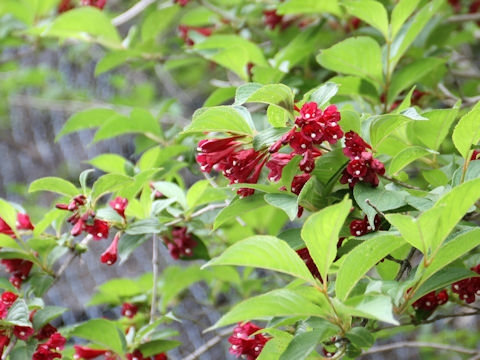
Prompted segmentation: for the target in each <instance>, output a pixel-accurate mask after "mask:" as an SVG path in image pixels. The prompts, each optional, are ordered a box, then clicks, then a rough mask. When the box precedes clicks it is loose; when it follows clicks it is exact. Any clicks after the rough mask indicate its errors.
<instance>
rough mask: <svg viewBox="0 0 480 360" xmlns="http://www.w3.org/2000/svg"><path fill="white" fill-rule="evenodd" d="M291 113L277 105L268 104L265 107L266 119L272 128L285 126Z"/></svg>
mask: <svg viewBox="0 0 480 360" xmlns="http://www.w3.org/2000/svg"><path fill="white" fill-rule="evenodd" d="M290 116H291V114H290V113H289V112H288V111H287V110H284V109H282V108H279V107H278V106H274V105H270V106H268V108H267V120H268V122H269V123H270V125H272V126H273V127H274V128H281V127H283V126H285V125H286V124H287V122H288V120H289V119H290Z"/></svg>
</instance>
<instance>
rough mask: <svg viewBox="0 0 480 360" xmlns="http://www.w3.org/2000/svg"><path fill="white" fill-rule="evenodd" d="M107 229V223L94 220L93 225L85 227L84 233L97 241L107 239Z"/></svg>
mask: <svg viewBox="0 0 480 360" xmlns="http://www.w3.org/2000/svg"><path fill="white" fill-rule="evenodd" d="M108 229H109V228H108V223H107V222H106V221H103V220H99V219H94V220H93V225H85V231H86V232H87V233H89V234H90V235H92V236H93V240H97V241H98V240H101V239H106V238H108Z"/></svg>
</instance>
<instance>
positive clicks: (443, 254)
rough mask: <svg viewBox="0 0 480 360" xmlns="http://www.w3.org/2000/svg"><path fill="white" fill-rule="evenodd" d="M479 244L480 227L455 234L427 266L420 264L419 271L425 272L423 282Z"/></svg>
mask: <svg viewBox="0 0 480 360" xmlns="http://www.w3.org/2000/svg"><path fill="white" fill-rule="evenodd" d="M478 245H480V229H473V230H469V231H467V232H462V233H460V234H459V235H457V236H455V237H454V238H453V239H452V240H450V241H449V242H447V243H446V244H445V245H443V246H442V247H441V248H440V249H439V250H438V252H437V253H436V254H435V256H434V258H433V261H432V263H431V264H430V265H429V266H428V267H427V268H424V267H423V265H424V264H423V263H421V264H420V265H419V267H418V270H417V272H418V273H422V272H423V274H422V282H424V281H426V280H427V279H429V278H430V277H431V276H432V275H433V274H435V273H436V272H438V271H440V270H441V269H443V268H445V267H446V266H447V265H448V264H450V263H452V262H454V261H455V260H457V259H458V258H460V257H461V256H462V255H465V254H466V253H468V252H469V251H470V250H473V249H474V248H476V247H477V246H478Z"/></svg>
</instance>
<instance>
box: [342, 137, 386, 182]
mask: <svg viewBox="0 0 480 360" xmlns="http://www.w3.org/2000/svg"><path fill="white" fill-rule="evenodd" d="M371 148H372V147H371V146H370V145H368V144H367V143H366V142H365V141H363V139H362V138H361V137H360V135H358V134H357V133H355V132H353V131H349V132H348V133H346V134H345V148H344V149H343V153H344V154H345V156H347V157H349V158H350V162H349V163H348V165H347V168H346V169H345V170H344V171H343V175H342V178H341V179H340V183H342V184H348V185H349V186H350V187H351V188H353V187H354V186H355V184H356V183H357V182H359V181H363V182H366V183H370V184H372V186H378V182H379V181H378V176H377V175H383V174H385V166H384V165H383V163H382V162H380V161H379V160H377V159H374V158H373V155H372V153H371V152H368V151H367V149H371Z"/></svg>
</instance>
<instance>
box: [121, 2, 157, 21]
mask: <svg viewBox="0 0 480 360" xmlns="http://www.w3.org/2000/svg"><path fill="white" fill-rule="evenodd" d="M156 1H157V0H141V1H139V2H138V3H136V4H135V5H133V6H132V7H131V8H130V9H128V10H127V11H125V12H124V13H122V14H120V15H118V16H117V17H115V18H113V19H112V24H113V25H114V26H119V25H122V24H125V23H126V22H128V21H130V20H131V19H133V18H134V17H136V16H137V15H139V14H141V13H142V12H143V10H145V9H146V8H147V7H149V6H150V5H152V4H153V3H154V2H156Z"/></svg>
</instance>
